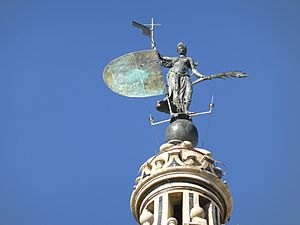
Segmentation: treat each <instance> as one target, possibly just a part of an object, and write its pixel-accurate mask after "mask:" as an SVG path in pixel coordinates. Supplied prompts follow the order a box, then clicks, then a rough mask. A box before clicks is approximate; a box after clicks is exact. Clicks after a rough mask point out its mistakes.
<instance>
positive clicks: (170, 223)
mask: <svg viewBox="0 0 300 225" xmlns="http://www.w3.org/2000/svg"><path fill="white" fill-rule="evenodd" d="M177 224H178V221H177V219H176V218H174V217H170V218H169V219H168V221H167V225H177Z"/></svg>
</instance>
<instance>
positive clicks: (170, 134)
mask: <svg viewBox="0 0 300 225" xmlns="http://www.w3.org/2000/svg"><path fill="white" fill-rule="evenodd" d="M166 140H167V142H169V141H174V140H180V141H190V142H191V143H192V144H193V146H194V147H195V146H196V145H197V143H198V131H197V128H196V126H195V125H194V124H193V123H192V122H191V121H190V120H188V119H177V120H175V121H173V122H172V123H171V124H170V125H169V126H168V128H167V130H166Z"/></svg>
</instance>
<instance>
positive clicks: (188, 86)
mask: <svg viewBox="0 0 300 225" xmlns="http://www.w3.org/2000/svg"><path fill="white" fill-rule="evenodd" d="M177 52H178V54H179V57H167V56H161V55H160V54H159V58H160V59H161V60H162V66H163V67H166V68H170V70H169V72H168V74H167V84H166V86H167V87H166V89H167V92H166V96H165V98H164V100H162V101H160V102H158V103H157V106H156V109H157V110H158V111H161V112H165V113H170V109H171V111H172V113H183V114H188V113H189V107H190V104H191V100H192V93H193V86H192V82H191V79H190V73H189V71H190V70H191V71H192V74H193V75H195V76H196V77H198V78H204V77H205V76H204V75H202V74H201V73H200V72H198V71H197V69H196V66H197V64H196V63H195V62H194V61H193V59H192V58H191V57H187V56H186V54H187V47H186V45H185V44H184V43H183V42H180V43H179V44H178V45H177Z"/></svg>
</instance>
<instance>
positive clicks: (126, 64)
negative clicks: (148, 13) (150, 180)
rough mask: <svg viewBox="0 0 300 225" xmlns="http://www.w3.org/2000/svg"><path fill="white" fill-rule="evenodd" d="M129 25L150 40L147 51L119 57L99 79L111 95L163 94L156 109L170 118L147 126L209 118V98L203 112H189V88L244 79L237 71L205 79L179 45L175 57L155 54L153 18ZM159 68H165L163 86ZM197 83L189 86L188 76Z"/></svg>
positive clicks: (183, 48) (190, 96)
mask: <svg viewBox="0 0 300 225" xmlns="http://www.w3.org/2000/svg"><path fill="white" fill-rule="evenodd" d="M132 25H133V26H135V27H137V28H139V29H141V30H142V33H143V34H144V35H146V36H148V37H150V39H151V49H150V50H144V51H139V52H133V53H129V54H126V55H123V56H121V57H119V58H117V59H115V60H113V61H112V62H111V63H109V64H108V65H107V66H106V67H105V69H104V71H103V78H104V81H105V83H106V84H107V86H108V87H109V88H110V89H111V90H112V91H114V92H116V93H118V94H120V95H123V96H127V97H150V96H157V95H162V94H165V97H164V99H163V100H161V101H159V102H158V103H157V105H156V109H157V110H158V111H160V112H164V113H168V114H170V116H171V118H170V119H167V120H163V121H160V122H154V119H153V117H152V116H151V115H150V122H151V125H157V124H161V123H164V122H168V121H171V122H172V121H174V120H176V119H188V120H190V119H191V117H193V116H197V115H202V114H209V113H211V111H212V109H213V102H212V101H213V98H212V101H211V103H210V105H209V111H207V112H200V113H195V112H190V111H189V107H190V104H191V100H192V92H193V85H195V84H197V83H199V82H202V81H205V80H211V79H214V78H221V79H225V78H228V77H236V78H244V77H247V75H246V74H245V73H243V72H239V71H231V72H224V73H219V74H214V75H208V76H205V75H203V74H201V73H200V72H199V71H198V70H197V69H196V67H197V63H196V62H194V60H193V59H192V58H191V57H188V56H187V46H186V45H185V44H184V43H183V42H180V43H178V45H177V52H178V54H179V56H178V57H167V56H162V55H161V54H160V53H158V51H157V49H156V45H155V41H154V26H158V25H160V24H154V23H153V18H152V22H151V24H145V25H142V24H140V23H137V22H135V21H133V22H132ZM162 67H165V68H169V71H168V73H167V76H166V80H167V83H166V84H165V83H164V79H163V73H162ZM191 75H194V76H196V77H197V79H196V80H195V81H194V82H192V81H191V78H190V76H191Z"/></svg>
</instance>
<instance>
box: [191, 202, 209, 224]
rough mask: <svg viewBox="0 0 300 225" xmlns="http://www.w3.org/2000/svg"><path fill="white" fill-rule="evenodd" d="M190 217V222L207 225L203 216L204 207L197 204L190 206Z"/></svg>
mask: <svg viewBox="0 0 300 225" xmlns="http://www.w3.org/2000/svg"><path fill="white" fill-rule="evenodd" d="M190 217H191V219H192V224H198V225H207V221H206V219H204V217H205V212H204V209H202V208H201V207H199V206H196V207H194V208H192V210H191V212H190Z"/></svg>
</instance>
